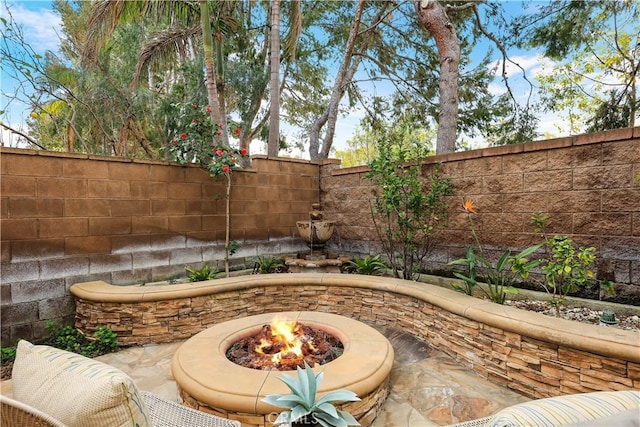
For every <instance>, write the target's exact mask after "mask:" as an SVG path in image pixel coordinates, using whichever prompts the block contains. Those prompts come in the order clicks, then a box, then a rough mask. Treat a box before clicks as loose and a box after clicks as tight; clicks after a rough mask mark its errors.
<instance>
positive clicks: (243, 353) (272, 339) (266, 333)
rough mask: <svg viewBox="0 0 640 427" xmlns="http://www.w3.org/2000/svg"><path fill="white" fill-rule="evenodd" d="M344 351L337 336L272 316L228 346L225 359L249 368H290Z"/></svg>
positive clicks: (317, 361) (314, 362)
mask: <svg viewBox="0 0 640 427" xmlns="http://www.w3.org/2000/svg"><path fill="white" fill-rule="evenodd" d="M343 351H344V346H343V345H342V343H341V342H340V340H339V339H338V338H336V337H335V336H333V335H331V334H330V333H328V332H326V331H323V330H322V329H318V328H313V327H311V326H307V325H305V324H302V323H299V322H297V321H291V320H286V319H277V318H276V319H274V320H272V321H271V323H269V324H268V325H264V326H263V327H262V329H261V330H260V331H259V332H258V333H257V334H254V335H250V336H248V337H245V338H242V339H240V340H238V341H236V342H235V343H233V344H232V345H231V347H229V349H228V350H227V358H228V359H229V360H231V361H232V362H233V363H235V364H236V365H240V366H244V367H247V368H252V369H262V370H269V369H277V370H279V371H293V370H295V369H296V368H298V367H300V368H303V367H304V362H307V364H308V365H309V366H314V365H316V364H318V365H324V364H325V363H328V362H331V361H332V360H334V359H335V358H337V357H338V356H340V355H341V354H342V352H343Z"/></svg>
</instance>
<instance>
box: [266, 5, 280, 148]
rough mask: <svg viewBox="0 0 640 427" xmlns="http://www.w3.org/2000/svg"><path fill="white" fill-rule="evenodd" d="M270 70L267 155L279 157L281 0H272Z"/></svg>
mask: <svg viewBox="0 0 640 427" xmlns="http://www.w3.org/2000/svg"><path fill="white" fill-rule="evenodd" d="M269 63H270V71H271V83H270V85H269V94H270V100H271V108H270V110H269V143H268V147H267V155H268V156H269V157H277V156H278V151H279V149H280V0H271V34H270V58H269Z"/></svg>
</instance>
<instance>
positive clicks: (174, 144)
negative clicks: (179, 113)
mask: <svg viewBox="0 0 640 427" xmlns="http://www.w3.org/2000/svg"><path fill="white" fill-rule="evenodd" d="M172 144H173V146H174V147H176V146H177V145H178V141H176V140H175V139H174V140H173V142H172Z"/></svg>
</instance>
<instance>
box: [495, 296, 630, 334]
mask: <svg viewBox="0 0 640 427" xmlns="http://www.w3.org/2000/svg"><path fill="white" fill-rule="evenodd" d="M505 305H509V306H512V307H516V308H519V309H522V310H529V311H535V312H538V313H542V314H545V315H547V316H555V315H556V313H555V309H554V308H553V306H552V305H551V304H549V303H548V302H546V301H537V300H527V299H525V300H517V301H516V300H507V301H506V303H505ZM601 315H602V311H601V310H592V309H590V308H586V307H563V306H561V307H560V317H561V318H563V319H568V320H575V321H577V322H583V323H590V324H594V325H600V326H602V327H609V328H619V329H625V330H630V331H639V332H640V316H637V315H632V316H627V315H622V314H616V320H617V321H618V323H616V324H613V325H607V324H603V323H601V322H600V316H601Z"/></svg>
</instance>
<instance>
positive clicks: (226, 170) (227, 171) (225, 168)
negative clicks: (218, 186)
mask: <svg viewBox="0 0 640 427" xmlns="http://www.w3.org/2000/svg"><path fill="white" fill-rule="evenodd" d="M222 172H224V173H229V166H227V165H224V166H223V167H222Z"/></svg>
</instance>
